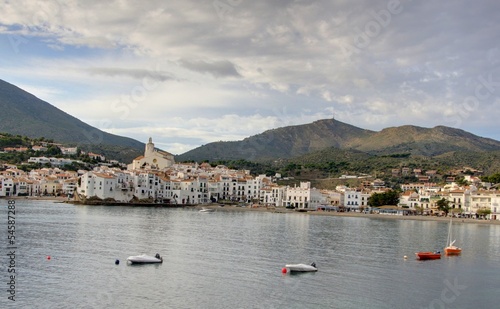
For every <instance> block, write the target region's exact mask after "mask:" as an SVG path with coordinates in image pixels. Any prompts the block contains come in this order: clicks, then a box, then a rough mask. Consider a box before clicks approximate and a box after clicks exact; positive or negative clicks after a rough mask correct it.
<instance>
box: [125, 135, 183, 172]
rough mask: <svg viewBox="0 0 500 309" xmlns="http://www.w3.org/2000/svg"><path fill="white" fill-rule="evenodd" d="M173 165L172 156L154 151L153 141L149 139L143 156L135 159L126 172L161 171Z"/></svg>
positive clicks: (164, 152)
mask: <svg viewBox="0 0 500 309" xmlns="http://www.w3.org/2000/svg"><path fill="white" fill-rule="evenodd" d="M174 163H175V161H174V155H172V154H171V153H169V152H166V151H163V150H159V149H155V144H153V139H152V138H151V137H150V138H149V142H148V143H147V144H146V149H145V150H144V155H143V156H138V157H137V158H135V159H134V160H133V161H132V163H131V164H129V165H128V166H127V169H128V170H140V169H146V170H162V169H164V168H166V167H169V166H172V165H173V164H174Z"/></svg>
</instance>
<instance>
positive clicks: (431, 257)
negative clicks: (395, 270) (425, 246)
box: [415, 251, 441, 260]
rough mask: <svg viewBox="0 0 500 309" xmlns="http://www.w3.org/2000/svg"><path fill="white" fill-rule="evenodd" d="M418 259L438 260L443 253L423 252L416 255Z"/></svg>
mask: <svg viewBox="0 0 500 309" xmlns="http://www.w3.org/2000/svg"><path fill="white" fill-rule="evenodd" d="M415 255H416V256H417V259H419V260H438V259H440V258H441V252H439V251H436V252H429V251H421V252H417V253H415Z"/></svg>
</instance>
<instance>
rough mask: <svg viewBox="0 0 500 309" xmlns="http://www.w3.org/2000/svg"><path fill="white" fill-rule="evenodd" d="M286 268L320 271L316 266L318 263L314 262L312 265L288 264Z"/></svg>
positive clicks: (292, 270)
mask: <svg viewBox="0 0 500 309" xmlns="http://www.w3.org/2000/svg"><path fill="white" fill-rule="evenodd" d="M284 269H285V270H288V271H289V272H310V271H318V268H317V267H316V263H312V264H311V265H307V264H286V265H285V268H284Z"/></svg>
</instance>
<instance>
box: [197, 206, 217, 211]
mask: <svg viewBox="0 0 500 309" xmlns="http://www.w3.org/2000/svg"><path fill="white" fill-rule="evenodd" d="M214 211H215V209H214V208H205V207H203V208H202V209H200V212H214Z"/></svg>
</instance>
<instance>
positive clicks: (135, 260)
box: [127, 253, 163, 264]
mask: <svg viewBox="0 0 500 309" xmlns="http://www.w3.org/2000/svg"><path fill="white" fill-rule="evenodd" d="M127 261H128V262H130V263H131V264H152V263H163V258H162V257H161V256H160V254H158V253H157V254H156V255H155V256H150V255H146V254H142V255H133V256H129V257H128V258H127Z"/></svg>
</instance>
